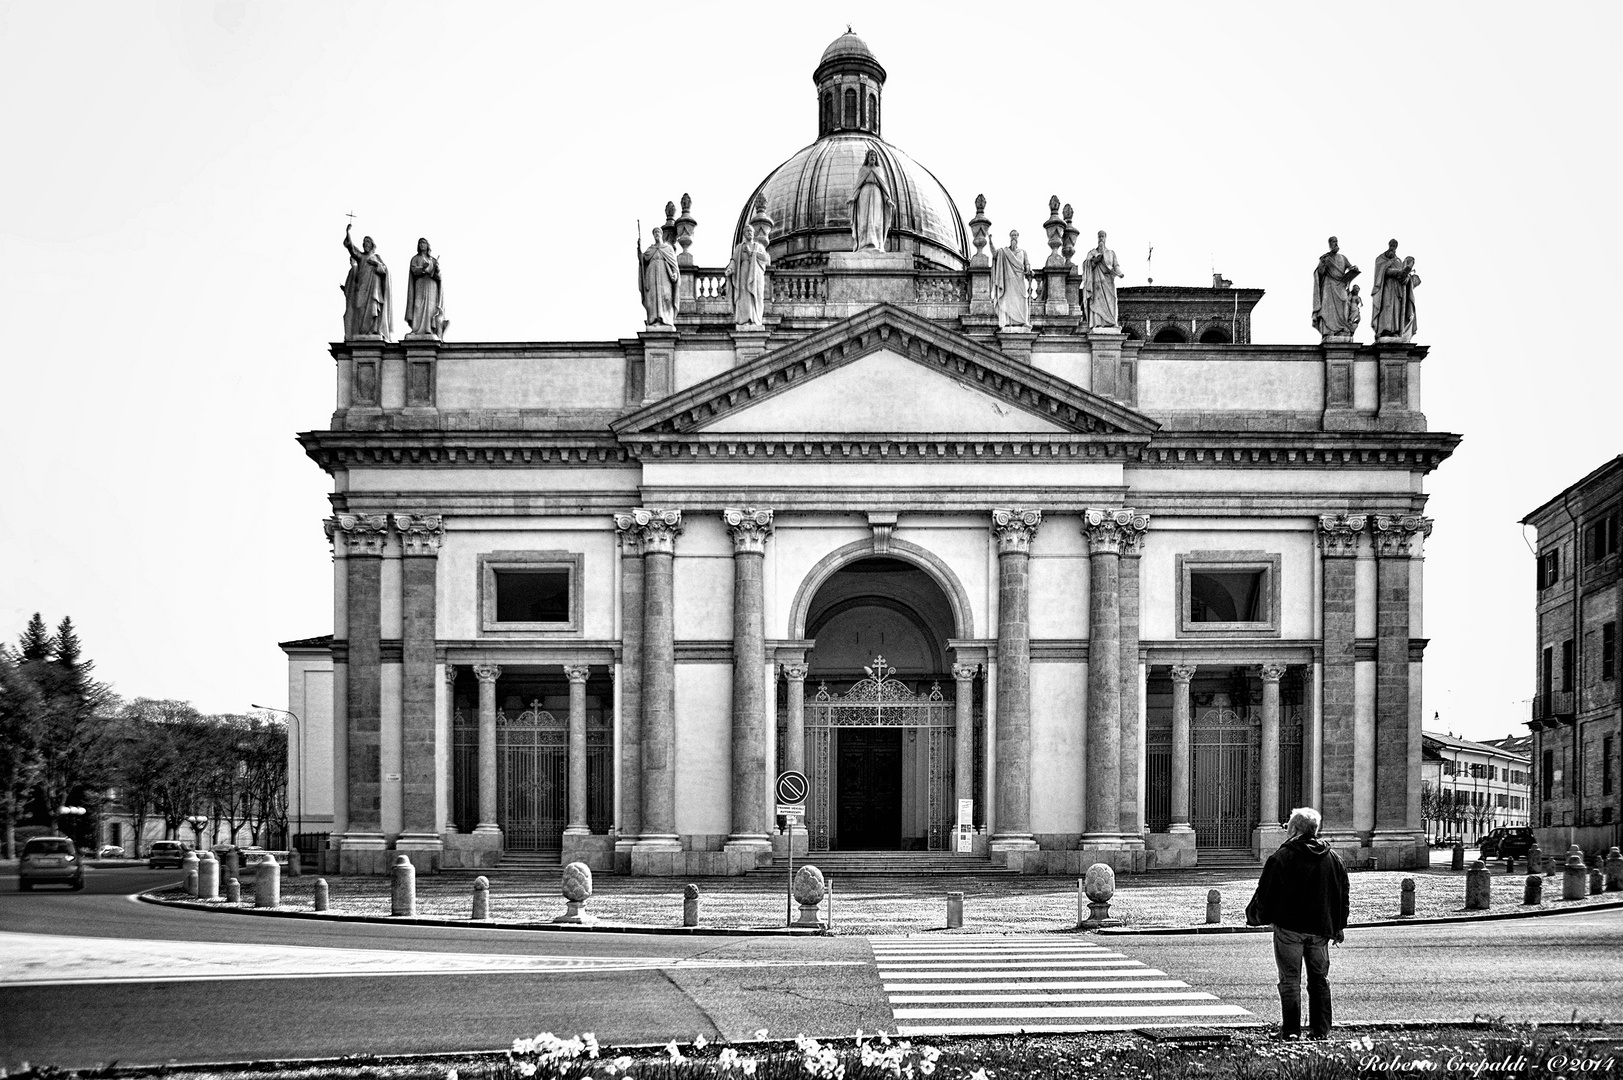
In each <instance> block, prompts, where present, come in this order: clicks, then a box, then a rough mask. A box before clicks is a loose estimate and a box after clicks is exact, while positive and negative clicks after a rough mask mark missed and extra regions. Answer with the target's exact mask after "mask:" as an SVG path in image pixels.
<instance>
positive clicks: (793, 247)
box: [733, 34, 969, 270]
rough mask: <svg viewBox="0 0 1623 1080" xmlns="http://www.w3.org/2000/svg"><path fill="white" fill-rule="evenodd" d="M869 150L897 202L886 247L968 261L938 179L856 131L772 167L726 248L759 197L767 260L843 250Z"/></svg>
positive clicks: (950, 262) (958, 265)
mask: <svg viewBox="0 0 1623 1080" xmlns="http://www.w3.org/2000/svg"><path fill="white" fill-rule="evenodd" d="M847 38H850V39H853V40H855V41H856V42H857V44H858V45H861V44H862V42H861V39H860V38H857V37H856V35H854V34H847V35H845V36H844V37H842V38H840V39H838V40H836V41H835V42H834V44H833V45H831V46H829V49H830V50H833V49H834V48H835V47H837V46H839V45H840V42H842V41H845V40H846V39H847ZM862 47H863V48H864V49H866V48H867V46H865V45H863V46H862ZM825 56H826V54H825ZM870 148H872V149H874V150H877V151H878V152H879V161H880V163H881V165H882V167H883V168H884V170H885V174H886V177H887V179H888V180H889V181H890V189H891V192H892V194H893V195H894V196H895V198H896V217H895V222H894V224H893V226H892V228H891V232H890V240H889V244H888V247H889V249H890V250H892V251H905V252H911V253H913V254H915V255H918V256H920V257H922V258H923V259H925V260H926V261H928V262H930V263H932V264H934V265H937V266H941V267H943V268H946V269H952V270H962V269H963V268H964V267H965V265H966V264H967V261H968V258H969V253H968V247H967V244H968V237H967V234H966V233H965V230H964V220H963V218H962V217H960V216H959V214H958V207H957V206H956V205H954V204H953V201H952V197H951V196H950V195H948V194H947V190H946V188H944V187H942V186H941V181H939V180H937V179H936V178H935V176H934V175H933V174H932V173H931V172H930V170H929V169H926V168H925V167H924V166H922V165H920V164H919V163H918V162H916V161H914V160H913V159H912V158H910V157H908V156H907V155H906V154H905V153H903V152H902V151H901V150H898V149H897V148H896V147H894V146H892V145H890V144H889V143H887V142H885V141H884V140H883V139H880V138H876V137H875V136H872V135H867V134H862V133H859V132H850V133H842V134H836V135H830V136H828V137H826V138H822V139H818V140H817V141H816V142H814V143H812V144H811V145H810V146H808V147H806V148H805V149H803V150H801V151H800V152H799V153H797V154H796V155H795V156H794V157H791V158H790V159H789V160H788V161H786V162H784V163H783V164H782V165H779V166H778V167H777V168H776V169H774V170H772V173H771V174H770V175H769V176H768V177H767V178H766V179H765V180H763V181H761V184H760V186H758V187H757V188H756V189H755V191H754V193H753V194H751V195H750V197H749V199H748V200H747V201H746V202H745V203H744V211H743V213H741V214H740V215H739V217H738V225H737V227H736V228H734V230H733V243H734V244H736V243H738V241H739V239H740V237H741V236H742V233H743V227H744V226H745V225H746V224H748V222H749V219H750V217H751V216H752V215H753V214H754V209H755V203H756V199H757V197H759V196H763V195H764V196H765V197H766V212H767V213H768V214H769V215H771V217H772V221H773V227H772V242H771V244H770V245H769V247H768V251H769V253H770V254H771V257H772V261H773V262H774V263H785V264H787V265H793V264H795V263H797V262H801V261H804V260H805V257H806V256H808V255H810V254H812V253H814V252H830V251H850V250H851V215H850V208H849V206H848V205H847V204H848V203H849V202H850V199H851V195H852V192H853V189H854V188H855V186H856V181H857V174H858V173H859V172H860V171H861V169H862V162H863V159H864V158H865V157H866V156H867V153H868V150H869V149H870Z"/></svg>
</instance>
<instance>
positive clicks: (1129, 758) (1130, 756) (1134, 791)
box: [1116, 513, 1150, 847]
mask: <svg viewBox="0 0 1623 1080" xmlns="http://www.w3.org/2000/svg"><path fill="white" fill-rule="evenodd" d="M1149 525H1150V517H1149V515H1148V514H1139V513H1134V514H1132V515H1131V516H1130V517H1129V518H1127V519H1126V521H1124V522H1122V523H1120V525H1119V529H1120V532H1121V564H1120V573H1119V580H1120V588H1121V591H1120V597H1121V600H1120V604H1119V608H1120V613H1121V623H1120V629H1119V633H1118V635H1117V641H1118V643H1119V649H1120V656H1121V726H1120V732H1121V736H1120V740H1119V744H1118V747H1117V754H1118V756H1117V759H1116V760H1117V761H1118V762H1120V765H1121V772H1120V779H1119V781H1118V784H1119V790H1120V794H1121V811H1120V820H1119V824H1118V828H1119V829H1120V830H1121V834H1122V836H1123V838H1124V839H1125V840H1126V841H1127V843H1128V845H1129V846H1132V847H1142V846H1143V844H1144V792H1143V790H1142V788H1143V785H1142V784H1141V783H1140V778H1139V773H1138V752H1139V747H1140V744H1141V743H1142V741H1143V740H1142V736H1141V734H1140V732H1139V708H1140V704H1141V703H1140V700H1139V664H1138V621H1139V619H1138V563H1139V556H1140V555H1141V554H1142V553H1143V551H1144V534H1145V532H1146V530H1148V529H1149Z"/></svg>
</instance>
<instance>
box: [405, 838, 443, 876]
mask: <svg viewBox="0 0 1623 1080" xmlns="http://www.w3.org/2000/svg"><path fill="white" fill-rule="evenodd" d="M394 850H395V854H397V855H404V856H405V857H406V858H407V859H409V860H410V861H411V865H412V866H413V867H414V868H415V869H416V871H417V872H418V873H419V874H437V873H439V872H440V867H441V866H442V865H443V858H442V856H443V853H444V851H445V841H444V840H443V839H441V837H440V834H439V833H406V832H403V833H401V834H400V835H399V836H398V837H396V838H395V842H394Z"/></svg>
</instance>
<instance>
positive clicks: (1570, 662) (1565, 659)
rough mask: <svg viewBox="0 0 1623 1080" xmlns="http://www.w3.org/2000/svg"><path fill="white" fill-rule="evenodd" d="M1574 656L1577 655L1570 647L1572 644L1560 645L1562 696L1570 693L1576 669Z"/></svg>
mask: <svg viewBox="0 0 1623 1080" xmlns="http://www.w3.org/2000/svg"><path fill="white" fill-rule="evenodd" d="M1576 656H1577V653H1576V650H1574V649H1573V647H1572V642H1571V641H1563V642H1562V643H1561V692H1562V693H1563V694H1570V693H1572V676H1573V672H1574V670H1575V668H1576V667H1577V664H1576V662H1575V661H1576Z"/></svg>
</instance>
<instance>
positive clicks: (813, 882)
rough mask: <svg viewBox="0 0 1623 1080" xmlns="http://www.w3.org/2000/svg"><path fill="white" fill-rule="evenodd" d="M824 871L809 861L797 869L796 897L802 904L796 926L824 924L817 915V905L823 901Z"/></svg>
mask: <svg viewBox="0 0 1623 1080" xmlns="http://www.w3.org/2000/svg"><path fill="white" fill-rule="evenodd" d="M823 888H824V886H823V872H822V871H821V870H819V869H817V867H815V866H813V865H811V864H810V863H807V864H806V865H805V866H802V867H801V868H800V869H799V870H796V871H795V883H794V897H795V903H797V904H799V905H800V918H798V919H796V920H795V921H794V925H795V926H822V925H823V921H822V920H821V919H819V918H818V917H817V905H819V904H821V903H822V902H823Z"/></svg>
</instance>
